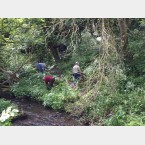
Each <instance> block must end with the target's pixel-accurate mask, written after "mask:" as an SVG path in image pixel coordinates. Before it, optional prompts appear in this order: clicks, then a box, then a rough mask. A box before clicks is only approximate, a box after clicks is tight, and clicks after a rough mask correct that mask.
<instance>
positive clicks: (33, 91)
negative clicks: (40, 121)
mask: <svg viewBox="0 0 145 145" xmlns="http://www.w3.org/2000/svg"><path fill="white" fill-rule="evenodd" d="M27 71H28V70H27ZM28 72H29V71H28ZM28 72H26V73H27V77H26V76H25V77H23V78H22V79H21V80H20V81H19V82H18V83H15V84H14V85H13V87H12V89H11V90H12V92H13V93H14V94H15V95H16V96H17V97H24V96H25V97H31V98H32V99H35V100H37V101H41V102H42V103H43V105H44V106H46V107H52V108H53V109H64V106H65V104H66V103H68V102H71V101H74V100H75V99H76V98H77V92H75V91H74V90H73V89H71V87H70V86H69V85H68V84H67V83H66V80H65V78H64V79H62V80H58V79H57V77H56V81H55V82H54V87H53V88H52V89H51V90H47V88H46V86H45V84H44V82H43V80H42V77H43V74H39V73H33V74H32V73H30V74H29V73H28ZM28 74H29V75H28Z"/></svg>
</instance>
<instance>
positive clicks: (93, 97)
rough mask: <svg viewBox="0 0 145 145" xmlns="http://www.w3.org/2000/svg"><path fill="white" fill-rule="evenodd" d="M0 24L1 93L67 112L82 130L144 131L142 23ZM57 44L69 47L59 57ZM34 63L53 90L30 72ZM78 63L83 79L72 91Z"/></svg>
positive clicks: (53, 21) (21, 21)
mask: <svg viewBox="0 0 145 145" xmlns="http://www.w3.org/2000/svg"><path fill="white" fill-rule="evenodd" d="M0 24H1V25H0V28H1V29H0V31H1V33H0V85H1V89H3V88H5V87H9V88H10V91H11V92H12V93H14V95H15V96H16V97H19V98H23V97H29V98H32V99H34V100H36V101H39V102H41V103H42V104H43V105H44V106H45V107H51V108H53V109H55V110H64V111H66V112H69V113H70V115H72V116H76V117H78V118H79V120H80V121H81V122H82V123H83V124H89V125H106V126H129V125H130V126H132V125H138V126H140V125H145V116H144V115H145V91H144V88H145V83H144V82H145V61H144V58H145V53H144V51H145V48H144V47H145V42H144V39H145V19H123V18H121V19H98V18H89V19H84V18H83V19H75V18H74V19H72V18H69V19H65V18H61V19H50V18H46V19H43V18H37V19H36V18H35V19H34V18H29V19H28V18H24V19H22V18H21V19H20V18H19V19H18V18H15V19H14V18H9V19H8V18H2V19H0ZM98 37H101V41H98ZM59 44H65V45H66V46H67V51H66V52H65V53H64V54H63V55H62V54H60V53H59V52H58V51H57V45H59ZM37 60H41V61H42V62H45V63H46V64H47V69H46V72H45V73H46V74H51V75H53V76H55V77H56V81H55V84H54V87H53V88H52V89H51V90H47V89H46V87H45V85H44V82H43V80H42V77H43V75H42V74H41V73H37V71H36V69H35V67H34V65H35V63H36V61H37ZM76 61H78V62H79V64H80V67H81V70H82V71H83V73H84V74H85V79H84V80H82V81H79V82H78V86H77V88H76V89H74V88H72V87H71V83H72V81H73V77H72V67H73V65H74V63H75V62H76ZM52 65H55V69H56V70H54V71H50V70H49V68H50V67H51V66H52ZM58 68H59V69H61V72H62V74H61V78H60V74H59V73H58V72H57V70H58ZM8 71H12V72H13V75H10V74H9V73H8ZM16 74H19V78H17V77H16ZM9 103H10V102H9ZM5 106H6V107H7V106H8V105H7V103H5ZM9 106H10V104H9ZM6 107H5V108H2V110H3V109H6ZM0 109H1V108H0ZM2 110H0V112H2Z"/></svg>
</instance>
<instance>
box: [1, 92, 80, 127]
mask: <svg viewBox="0 0 145 145" xmlns="http://www.w3.org/2000/svg"><path fill="white" fill-rule="evenodd" d="M1 96H2V97H3V98H6V99H7V100H10V101H11V102H12V103H14V104H16V105H17V106H18V107H19V108H20V109H22V110H23V113H24V114H25V115H26V117H22V118H19V119H16V120H14V121H13V123H12V126H81V124H80V123H79V121H77V120H76V119H75V118H73V117H72V116H70V115H69V114H67V113H66V112H57V111H54V110H52V109H51V108H45V107H44V106H43V105H41V104H40V103H38V102H35V101H32V100H30V99H27V98H22V99H18V98H15V97H13V96H10V95H9V94H7V93H4V94H1Z"/></svg>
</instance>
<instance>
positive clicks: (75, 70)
mask: <svg viewBox="0 0 145 145" xmlns="http://www.w3.org/2000/svg"><path fill="white" fill-rule="evenodd" d="M80 73H81V69H80V67H79V63H78V62H76V63H75V65H74V66H73V77H74V86H76V84H77V81H78V80H79V78H80V76H81V74H80Z"/></svg>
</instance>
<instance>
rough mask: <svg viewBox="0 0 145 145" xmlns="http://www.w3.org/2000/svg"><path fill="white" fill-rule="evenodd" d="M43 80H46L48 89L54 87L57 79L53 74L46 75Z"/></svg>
mask: <svg viewBox="0 0 145 145" xmlns="http://www.w3.org/2000/svg"><path fill="white" fill-rule="evenodd" d="M43 80H44V82H45V85H46V87H47V88H48V89H51V88H52V87H53V84H54V81H55V78H54V77H53V76H48V75H45V76H44V77H43Z"/></svg>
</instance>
